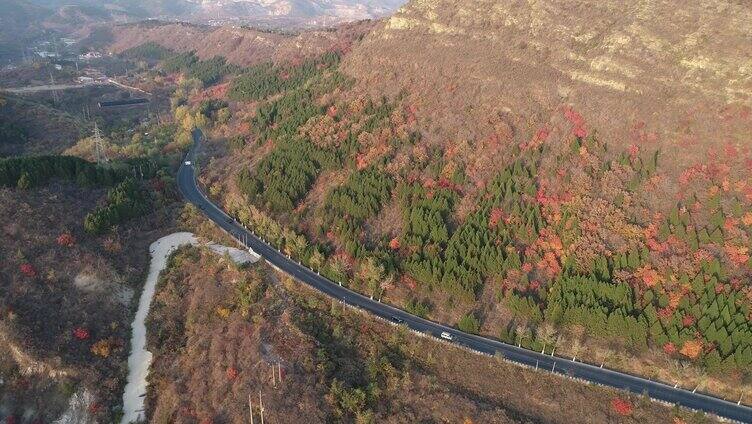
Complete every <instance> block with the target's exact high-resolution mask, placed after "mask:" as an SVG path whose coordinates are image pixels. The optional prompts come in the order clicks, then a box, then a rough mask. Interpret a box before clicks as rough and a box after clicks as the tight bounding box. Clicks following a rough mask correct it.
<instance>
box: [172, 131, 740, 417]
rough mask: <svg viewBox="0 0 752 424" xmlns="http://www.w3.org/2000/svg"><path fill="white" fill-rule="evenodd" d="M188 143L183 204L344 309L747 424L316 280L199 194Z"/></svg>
mask: <svg viewBox="0 0 752 424" xmlns="http://www.w3.org/2000/svg"><path fill="white" fill-rule="evenodd" d="M193 138H194V146H193V148H192V149H191V150H190V152H189V153H188V155H187V156H186V159H185V160H186V161H190V163H191V164H190V165H188V164H186V163H183V164H182V165H181V167H180V169H179V171H178V177H177V183H178V188H179V190H180V192H181V193H182V194H183V196H184V197H185V198H186V200H188V201H189V202H191V203H192V204H194V205H195V206H197V207H198V208H199V209H200V210H201V211H202V212H203V214H204V215H205V216H206V217H207V218H209V219H210V220H212V221H213V222H214V223H216V224H217V225H218V226H220V227H221V228H222V229H224V230H225V231H227V232H228V233H229V234H230V235H232V236H233V237H234V238H236V239H237V240H239V241H241V242H242V243H245V245H246V246H247V247H249V248H251V249H253V250H254V251H255V252H256V253H258V254H259V255H261V256H263V257H264V258H265V259H266V260H267V261H268V262H269V263H270V264H272V265H274V266H276V267H277V268H278V269H280V270H282V271H283V272H285V273H287V274H289V275H291V276H293V277H295V278H296V279H298V280H300V281H302V282H304V283H306V284H308V285H309V286H311V287H313V288H314V289H316V290H318V291H320V292H322V293H324V294H326V295H328V296H331V297H332V298H335V299H338V300H341V301H343V302H345V303H347V304H349V305H353V306H356V307H358V308H360V309H362V310H364V311H366V312H368V313H370V314H372V315H375V316H377V317H381V318H384V319H387V320H391V321H393V322H394V321H396V322H400V323H402V324H404V325H406V326H408V327H409V328H411V329H412V330H414V331H417V332H420V333H423V334H425V335H429V336H434V337H440V335H441V333H442V332H447V333H449V334H451V335H452V339H453V340H452V343H455V344H459V345H463V346H465V347H467V348H470V349H473V350H475V351H478V352H481V353H484V354H488V355H502V356H503V357H504V358H505V359H507V360H509V361H512V362H515V363H519V364H523V365H527V366H529V367H535V368H540V369H544V370H549V371H551V372H554V373H557V374H560V375H563V376H567V377H573V378H577V379H581V380H585V381H588V382H590V383H596V384H601V385H604V386H610V387H614V388H617V389H622V390H628V391H630V392H632V393H636V394H645V393H646V394H648V395H649V396H650V397H651V398H653V399H656V400H659V401H663V402H668V403H671V404H678V405H681V406H684V407H687V408H691V409H696V410H700V411H705V412H708V413H712V414H716V415H718V416H720V417H723V418H726V419H730V420H734V421H738V422H744V423H752V408H750V407H749V406H746V405H742V404H739V403H735V402H730V401H727V400H723V399H719V398H716V397H713V396H709V395H706V394H702V393H696V392H694V391H692V390H686V389H683V388H679V387H675V386H672V385H668V384H665V383H660V382H655V381H652V380H648V379H645V378H642V377H638V376H634V375H630V374H626V373H623V372H618V371H614V370H610V369H608V368H603V367H598V366H595V365H591V364H586V363H582V362H576V361H572V360H568V359H565V358H561V357H556V356H551V355H545V354H542V353H540V352H534V351H531V350H528V349H524V348H519V347H517V346H514V345H509V344H506V343H502V342H499V341H496V340H491V339H487V338H484V337H481V336H476V335H472V334H467V333H463V332H461V331H459V330H457V329H455V328H452V327H448V326H446V325H443V324H440V323H436V322H432V321H428V320H426V319H423V318H420V317H417V316H415V315H411V314H409V313H407V312H405V311H403V310H401V309H397V308H394V307H392V306H389V305H386V304H383V303H380V302H378V301H376V300H372V299H370V298H368V297H366V296H363V295H361V294H359V293H355V292H353V291H351V290H348V289H347V288H344V287H342V286H340V285H339V284H337V283H335V282H332V281H330V280H328V279H327V278H325V277H323V276H321V275H318V274H317V273H316V272H314V271H312V270H310V269H308V268H306V267H305V266H302V265H300V264H298V263H297V262H295V261H294V260H291V259H289V258H287V257H286V256H285V255H284V254H282V253H280V252H279V251H277V250H276V249H275V248H273V247H271V246H270V245H268V244H266V243H265V242H264V241H262V240H261V239H259V238H258V237H256V236H255V235H253V233H251V231H249V230H247V229H245V228H244V227H243V226H242V225H241V224H240V223H238V222H236V221H235V220H234V219H233V218H232V217H230V216H229V215H227V214H226V213H225V212H224V211H223V210H222V209H220V208H219V207H218V206H216V205H215V204H214V203H212V202H211V201H210V200H209V199H208V198H207V197H206V196H205V195H204V193H203V192H202V191H201V189H200V188H199V186H198V183H197V180H196V175H195V172H194V168H195V151H196V149H197V148H198V147H199V145H200V143H201V140H202V138H203V134H202V133H201V131H199V130H196V131H194V133H193Z"/></svg>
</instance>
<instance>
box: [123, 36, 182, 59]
mask: <svg viewBox="0 0 752 424" xmlns="http://www.w3.org/2000/svg"><path fill="white" fill-rule="evenodd" d="M173 55H175V52H173V51H172V50H170V49H168V48H165V47H162V46H161V45H159V44H157V43H155V42H153V41H149V42H146V43H144V44H141V45H138V46H136V47H131V48H130V49H127V50H125V51H124V52H123V53H121V56H123V57H125V58H128V59H132V60H148V61H160V60H164V59H167V58H169V57H171V56H173Z"/></svg>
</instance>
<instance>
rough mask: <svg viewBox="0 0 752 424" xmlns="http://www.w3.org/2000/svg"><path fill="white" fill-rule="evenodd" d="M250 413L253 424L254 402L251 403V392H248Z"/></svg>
mask: <svg viewBox="0 0 752 424" xmlns="http://www.w3.org/2000/svg"><path fill="white" fill-rule="evenodd" d="M248 413H249V414H250V415H251V424H253V401H251V392H248Z"/></svg>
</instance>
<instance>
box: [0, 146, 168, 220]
mask: <svg viewBox="0 0 752 424" xmlns="http://www.w3.org/2000/svg"><path fill="white" fill-rule="evenodd" d="M165 165H166V164H164V163H161V162H160V161H157V160H154V159H146V158H135V159H128V160H123V161H116V162H114V163H111V164H107V165H98V164H95V163H92V162H89V161H87V160H84V159H81V158H78V157H74V156H28V157H12V158H7V159H0V186H4V187H10V188H17V189H21V190H26V189H31V188H34V187H38V186H41V185H44V184H48V183H50V182H53V181H67V182H69V183H72V184H76V185H79V186H82V187H112V188H111V189H110V190H109V192H108V194H107V203H106V205H104V206H102V207H99V208H97V209H96V210H95V211H93V212H91V213H90V214H88V215H87V216H86V219H85V222H84V228H85V229H86V231H88V232H90V233H94V234H102V233H104V232H106V231H108V230H109V229H111V228H112V227H113V226H115V225H117V224H120V223H122V222H125V221H127V220H129V219H132V218H135V217H138V216H141V215H144V214H146V213H148V212H149V211H151V204H152V199H151V195H150V194H149V192H150V189H149V187H148V184H147V182H151V183H152V184H153V185H156V186H160V187H161V186H162V185H164V181H163V178H165V172H164V167H165Z"/></svg>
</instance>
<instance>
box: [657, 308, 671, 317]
mask: <svg viewBox="0 0 752 424" xmlns="http://www.w3.org/2000/svg"><path fill="white" fill-rule="evenodd" d="M672 315H674V309H673V308H671V307H670V306H668V307H665V308H660V309H658V317H659V318H661V319H663V320H667V319H670V318H671V316H672Z"/></svg>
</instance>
